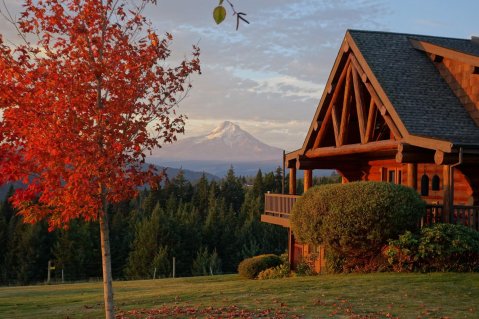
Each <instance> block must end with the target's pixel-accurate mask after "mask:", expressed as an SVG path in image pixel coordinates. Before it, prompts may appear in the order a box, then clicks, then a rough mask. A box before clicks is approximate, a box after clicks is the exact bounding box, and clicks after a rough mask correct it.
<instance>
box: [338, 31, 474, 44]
mask: <svg viewBox="0 0 479 319" xmlns="http://www.w3.org/2000/svg"><path fill="white" fill-rule="evenodd" d="M351 31H352V32H361V33H382V34H394V35H400V36H406V37H411V36H412V37H427V38H435V39H448V40H462V41H469V42H470V41H471V39H465V38H452V37H441V36H436V35H427V34H417V33H404V32H393V31H379V30H359V29H347V30H346V32H351Z"/></svg>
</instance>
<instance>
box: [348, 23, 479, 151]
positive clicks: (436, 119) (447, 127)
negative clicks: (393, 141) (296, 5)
mask: <svg viewBox="0 0 479 319" xmlns="http://www.w3.org/2000/svg"><path fill="white" fill-rule="evenodd" d="M348 32H349V34H350V35H351V38H352V39H353V41H354V43H355V44H356V45H357V48H358V49H359V51H360V52H361V54H362V56H363V57H364V60H365V61H366V63H367V64H368V66H369V67H370V69H371V71H372V72H373V73H374V76H375V77H376V79H377V80H378V82H379V83H380V85H381V87H382V89H383V90H384V92H385V94H386V95H387V97H388V99H389V101H390V102H391V104H392V105H393V106H394V109H395V111H396V113H397V115H398V116H399V118H400V119H401V121H402V123H403V124H404V126H405V128H406V129H407V131H408V133H409V134H411V135H417V136H422V137H428V138H433V139H439V140H445V141H449V142H451V143H452V144H460V145H463V144H473V145H479V128H478V127H477V126H476V125H475V123H474V121H473V120H472V118H471V117H470V116H469V114H468V112H467V111H466V110H465V108H464V106H463V105H462V104H461V102H460V100H459V99H458V98H457V97H456V96H455V95H454V93H453V92H452V90H451V89H450V87H449V85H448V84H447V83H446V82H445V80H444V79H443V78H442V77H441V75H440V73H439V71H438V70H437V68H436V67H435V66H434V64H433V63H432V62H431V60H430V59H429V57H428V56H427V55H426V54H425V53H424V52H422V51H419V50H417V49H415V48H414V47H413V45H412V44H411V41H410V40H411V39H412V40H419V41H425V42H428V43H431V44H435V45H438V46H441V47H444V48H448V49H451V50H455V51H460V52H462V53H466V54H469V55H474V56H479V45H477V44H475V43H473V42H472V41H471V40H466V39H452V38H440V37H431V36H422V35H412V34H399V33H388V32H371V31H358V30H349V31H348Z"/></svg>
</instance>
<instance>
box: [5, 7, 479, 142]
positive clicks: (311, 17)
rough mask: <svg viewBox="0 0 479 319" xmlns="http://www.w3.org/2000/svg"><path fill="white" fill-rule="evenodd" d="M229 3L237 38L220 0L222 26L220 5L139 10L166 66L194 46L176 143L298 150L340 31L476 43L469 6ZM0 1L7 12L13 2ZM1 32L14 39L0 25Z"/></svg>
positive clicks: (478, 30) (475, 27) (478, 27)
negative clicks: (232, 133)
mask: <svg viewBox="0 0 479 319" xmlns="http://www.w3.org/2000/svg"><path fill="white" fill-rule="evenodd" d="M231 1H232V3H233V4H234V5H235V8H236V9H237V11H241V12H245V13H247V16H246V18H247V19H248V20H249V21H250V24H249V25H246V24H241V25H240V28H239V30H238V31H235V27H236V20H235V18H234V17H232V16H231V13H232V12H231V10H230V8H229V7H228V4H227V3H226V1H225V3H224V4H225V7H226V9H227V11H228V16H227V18H226V20H225V21H224V22H223V23H222V24H220V25H216V23H215V22H214V21H213V18H212V11H213V8H214V7H215V6H216V5H217V4H218V0H201V1H198V0H158V1H157V5H156V6H155V5H151V6H150V7H148V9H147V11H146V14H147V16H148V17H149V18H150V19H151V20H152V22H153V25H154V27H155V28H156V30H157V33H159V34H162V33H165V32H170V33H172V34H173V37H174V41H173V44H172V46H171V48H172V50H173V55H172V59H171V61H170V63H171V64H172V65H174V63H175V61H177V60H179V59H181V58H184V57H188V56H190V54H191V51H192V50H191V46H192V45H193V44H198V45H199V46H200V48H201V57H200V58H201V67H202V74H201V75H198V76H193V78H192V79H191V80H192V84H193V89H192V90H191V91H190V93H189V95H188V97H187V98H186V99H185V100H183V101H182V103H181V104H180V111H181V112H182V113H184V114H186V115H187V116H188V120H187V123H186V127H185V129H186V132H185V134H184V135H183V136H179V138H180V139H181V138H185V137H191V136H197V135H202V134H206V133H208V132H209V131H211V130H212V129H213V128H214V127H216V126H217V125H219V124H220V123H221V122H222V121H225V120H229V121H232V122H234V123H237V124H239V125H240V126H241V127H242V128H243V129H245V130H247V131H248V132H250V133H251V134H252V135H254V136H255V137H257V138H258V139H260V140H261V141H263V142H265V143H267V144H270V145H272V146H276V147H279V148H281V149H286V150H287V151H292V150H295V149H297V148H299V147H300V146H301V145H302V143H303V141H304V138H305V136H306V133H307V131H308V128H309V125H310V123H311V120H312V117H313V114H314V112H315V110H316V107H317V105H318V103H319V100H320V98H321V95H322V92H323V88H324V85H325V83H326V82H327V79H328V76H329V74H330V71H331V68H332V65H333V63H334V59H335V58H336V55H337V51H338V49H339V46H340V44H341V41H342V39H343V37H344V35H345V32H346V30H347V29H362V30H379V31H391V32H401V33H416V34H426V35H435V36H446V37H457V38H470V37H471V36H472V35H476V36H479V23H478V22H477V21H478V20H477V12H479V1H477V0H456V1H451V0H420V1H418V0H401V1H399V0H296V1H295V0H231ZM6 3H7V5H8V6H10V8H12V11H13V12H15V11H16V10H17V7H18V3H19V1H16V0H6ZM0 19H2V18H1V17H0ZM0 33H3V34H7V36H11V37H14V36H15V35H14V33H13V32H12V31H11V30H9V28H8V27H7V26H6V24H5V22H4V21H1V20H0Z"/></svg>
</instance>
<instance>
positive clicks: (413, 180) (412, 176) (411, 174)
mask: <svg viewBox="0 0 479 319" xmlns="http://www.w3.org/2000/svg"><path fill="white" fill-rule="evenodd" d="M407 186H409V187H412V188H414V189H415V190H417V164H416V163H410V164H407Z"/></svg>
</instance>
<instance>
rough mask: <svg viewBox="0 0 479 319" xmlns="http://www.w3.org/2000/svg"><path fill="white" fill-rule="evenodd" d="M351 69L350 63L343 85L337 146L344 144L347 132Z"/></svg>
mask: <svg viewBox="0 0 479 319" xmlns="http://www.w3.org/2000/svg"><path fill="white" fill-rule="evenodd" d="M351 69H352V68H351V65H350V66H349V68H348V73H347V75H346V85H345V87H344V95H343V111H342V114H341V125H340V127H339V137H338V145H339V146H341V145H343V144H344V142H345V140H346V138H347V134H348V125H349V115H350V111H349V109H350V103H349V97H350V96H349V94H350V92H351Z"/></svg>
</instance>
